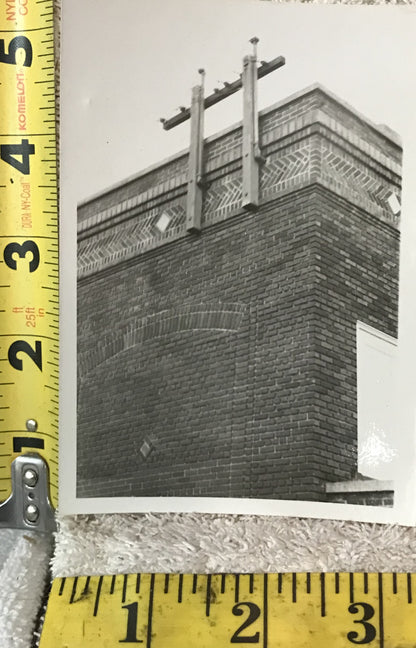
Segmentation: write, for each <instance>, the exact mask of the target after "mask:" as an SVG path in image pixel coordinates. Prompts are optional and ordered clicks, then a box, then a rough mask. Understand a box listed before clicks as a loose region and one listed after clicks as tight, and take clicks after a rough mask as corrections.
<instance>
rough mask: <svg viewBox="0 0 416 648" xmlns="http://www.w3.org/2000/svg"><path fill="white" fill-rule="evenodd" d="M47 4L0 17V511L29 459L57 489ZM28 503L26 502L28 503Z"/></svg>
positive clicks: (19, 4)
mask: <svg viewBox="0 0 416 648" xmlns="http://www.w3.org/2000/svg"><path fill="white" fill-rule="evenodd" d="M53 25H54V21H53V1H52V0H16V2H13V3H12V2H7V3H6V2H5V3H3V4H2V8H1V9H0V105H1V107H2V115H1V122H0V212H1V213H0V503H1V502H4V501H5V500H7V498H9V496H10V495H11V491H12V483H11V468H12V462H13V461H14V460H15V459H16V458H17V457H19V456H20V455H23V454H26V453H37V454H39V455H40V457H41V458H42V459H43V460H44V461H45V462H46V464H47V466H48V468H49V490H50V497H51V501H52V504H53V505H54V506H56V504H57V488H58V387H59V385H58V369H59V365H58V363H59V355H58V354H59V345H58V333H59V329H58V326H59V322H58V307H59V301H58V300H59V293H58V203H57V200H58V192H57V161H56V130H55V62H54V31H53ZM29 496H30V495H29Z"/></svg>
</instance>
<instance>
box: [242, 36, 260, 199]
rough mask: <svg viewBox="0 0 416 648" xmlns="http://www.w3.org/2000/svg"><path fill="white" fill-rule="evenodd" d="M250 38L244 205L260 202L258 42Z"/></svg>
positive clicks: (245, 92) (245, 71) (245, 65)
mask: <svg viewBox="0 0 416 648" xmlns="http://www.w3.org/2000/svg"><path fill="white" fill-rule="evenodd" d="M258 42H259V39H258V38H256V37H254V38H252V39H251V40H250V43H252V45H253V53H252V54H251V55H249V56H245V57H244V59H243V75H242V82H243V207H244V208H245V209H255V208H256V207H257V206H258V204H259V164H260V159H261V155H260V149H259V121H258V120H259V118H258V112H257V43H258Z"/></svg>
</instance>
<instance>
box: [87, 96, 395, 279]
mask: <svg viewBox="0 0 416 648" xmlns="http://www.w3.org/2000/svg"><path fill="white" fill-rule="evenodd" d="M335 108H337V103H336V101H335V100H334V98H333V96H332V95H330V94H328V95H326V94H325V92H324V91H323V90H322V88H320V87H316V88H314V89H310V90H308V92H306V93H305V94H301V95H299V96H298V97H296V98H295V99H293V98H292V99H290V100H289V101H288V102H287V103H283V104H281V105H279V106H278V107H275V108H274V110H273V109H272V110H270V111H267V112H266V113H263V115H262V118H261V120H260V142H261V147H262V152H263V154H264V155H265V156H266V163H265V164H264V165H263V166H262V167H261V169H260V203H261V204H263V205H264V204H266V203H268V202H269V201H271V200H273V199H274V198H276V197H278V196H282V195H285V194H287V193H290V192H293V191H297V190H299V189H301V188H302V187H306V186H308V185H310V184H311V183H319V184H321V185H322V186H324V187H326V188H327V189H330V190H332V191H334V192H335V193H336V194H337V195H339V196H340V197H343V198H345V199H348V200H349V201H350V202H352V203H353V204H355V205H356V206H358V207H361V208H364V209H365V210H366V211H367V212H368V213H369V214H371V215H373V216H375V217H377V218H379V219H380V220H381V221H384V222H387V223H389V224H390V225H392V226H393V227H398V222H399V221H398V217H397V215H395V214H393V212H392V210H391V208H390V206H389V203H388V200H389V197H390V196H391V195H392V194H395V195H396V197H397V198H398V199H399V198H400V189H401V178H400V171H401V166H400V165H401V151H400V148H399V147H398V145H397V142H396V141H394V140H393V139H392V140H391V142H390V147H386V146H385V141H386V139H388V138H387V136H386V135H385V134H384V133H383V132H380V131H377V129H375V127H374V126H372V125H371V124H368V123H366V122H364V121H363V120H362V119H360V118H359V117H358V116H357V114H356V113H354V112H353V111H351V109H349V108H346V107H345V105H343V104H338V113H337V111H336V110H335ZM387 149H388V150H387ZM392 151H393V152H392ZM241 154H242V151H241V128H234V129H231V130H228V131H227V132H225V133H223V134H221V135H219V136H218V137H216V138H209V140H208V141H207V143H206V150H205V157H206V161H205V171H206V174H205V181H206V183H205V191H204V201H203V215H202V228H203V229H204V228H206V227H208V226H210V225H213V224H214V223H217V222H221V221H223V220H226V219H228V218H230V217H232V216H234V215H235V214H236V213H238V212H239V211H240V209H241V203H242V173H241V164H242V162H241ZM186 166H187V156H186V155H185V156H184V155H181V156H180V157H177V158H174V159H173V160H171V161H170V162H168V163H162V164H161V165H160V166H159V167H156V168H154V169H153V170H152V171H151V172H149V173H147V174H145V175H143V176H140V177H138V178H136V179H135V180H131V181H129V182H127V183H126V184H125V185H120V186H118V187H116V188H115V189H113V191H112V192H107V193H106V194H104V195H103V196H102V197H100V196H99V197H97V198H96V199H95V200H94V201H92V202H89V203H88V204H85V205H82V206H80V208H79V223H78V232H79V276H80V277H81V276H85V275H88V274H91V273H95V272H97V271H100V270H102V269H103V268H104V267H106V266H113V265H115V264H117V263H119V262H120V261H122V260H125V259H127V258H129V257H131V256H134V255H138V254H142V253H143V252H145V251H147V250H149V249H153V248H156V247H159V246H160V245H164V244H166V243H167V242H170V241H173V240H176V239H178V238H181V237H183V236H187V235H188V234H187V231H186V224H185V210H186V182H187V176H186ZM162 215H163V218H164V219H165V220H167V221H168V226H167V227H166V229H165V230H164V231H159V230H158V228H157V223H158V220H159V218H160V217H161V216H162Z"/></svg>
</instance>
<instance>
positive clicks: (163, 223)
mask: <svg viewBox="0 0 416 648" xmlns="http://www.w3.org/2000/svg"><path fill="white" fill-rule="evenodd" d="M171 220H172V219H171V217H170V216H169V215H168V214H167V213H166V212H163V213H162V214H161V215H160V216H159V218H158V219H157V221H156V223H155V225H156V227H157V229H158V230H159V232H162V234H163V233H164V232H166V230H167V228H168V227H169V224H170V221H171Z"/></svg>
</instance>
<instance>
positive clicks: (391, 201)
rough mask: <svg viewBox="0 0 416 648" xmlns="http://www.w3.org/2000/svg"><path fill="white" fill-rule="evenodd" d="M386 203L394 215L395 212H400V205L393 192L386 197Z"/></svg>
mask: <svg viewBox="0 0 416 648" xmlns="http://www.w3.org/2000/svg"><path fill="white" fill-rule="evenodd" d="M387 204H388V206H389V207H390V209H391V211H392V212H393V214H394V215H395V216H397V214H399V213H400V210H401V205H400V202H399V199H398V197H397V195H396V194H395V193H391V194H390V196H389V197H388V198H387Z"/></svg>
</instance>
